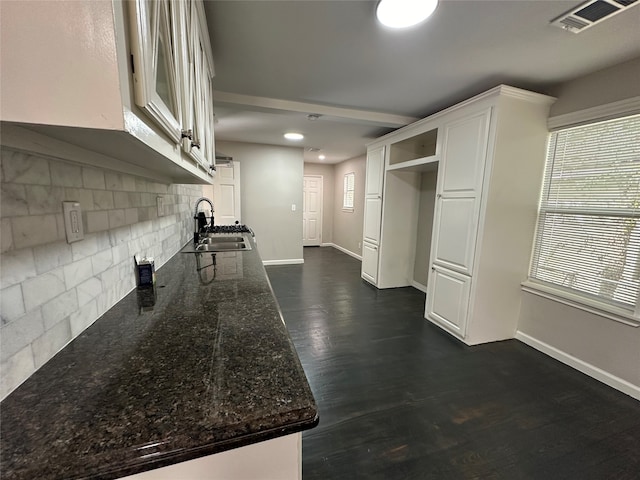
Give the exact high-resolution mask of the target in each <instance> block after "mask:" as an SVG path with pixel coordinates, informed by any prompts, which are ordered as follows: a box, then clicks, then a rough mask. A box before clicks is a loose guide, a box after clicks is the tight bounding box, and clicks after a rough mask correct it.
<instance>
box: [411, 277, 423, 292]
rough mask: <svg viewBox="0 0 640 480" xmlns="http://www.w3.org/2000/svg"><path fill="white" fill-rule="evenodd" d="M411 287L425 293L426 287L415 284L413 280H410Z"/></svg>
mask: <svg viewBox="0 0 640 480" xmlns="http://www.w3.org/2000/svg"><path fill="white" fill-rule="evenodd" d="M411 286H412V287H413V288H416V289H418V290H420V291H421V292H423V293H427V286H426V285H423V284H421V283H418V282H416V281H415V280H411Z"/></svg>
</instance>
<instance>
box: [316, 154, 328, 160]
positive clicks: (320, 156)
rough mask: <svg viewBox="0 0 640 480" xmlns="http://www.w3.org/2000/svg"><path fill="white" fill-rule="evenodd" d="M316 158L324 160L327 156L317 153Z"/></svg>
mask: <svg viewBox="0 0 640 480" xmlns="http://www.w3.org/2000/svg"><path fill="white" fill-rule="evenodd" d="M318 158H319V159H320V160H324V159H325V158H327V157H325V156H324V155H318Z"/></svg>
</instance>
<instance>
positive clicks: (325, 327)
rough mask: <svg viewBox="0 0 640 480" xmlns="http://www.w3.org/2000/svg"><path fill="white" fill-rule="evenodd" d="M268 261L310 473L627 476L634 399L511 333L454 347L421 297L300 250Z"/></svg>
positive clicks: (636, 425) (636, 416) (635, 465)
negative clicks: (303, 402)
mask: <svg viewBox="0 0 640 480" xmlns="http://www.w3.org/2000/svg"><path fill="white" fill-rule="evenodd" d="M304 258H305V263H304V265H291V266H270V267H267V272H268V274H269V278H270V279H271V283H272V285H273V288H274V290H275V293H276V297H277V298H278V302H279V303H280V306H281V308H282V312H283V314H284V318H285V321H286V323H287V327H288V329H289V331H290V332H291V337H292V339H293V341H294V343H295V346H296V349H297V351H298V354H299V355H300V358H301V361H302V364H303V366H304V369H305V372H306V374H307V377H308V379H309V383H310V385H311V388H312V390H313V393H314V396H315V398H316V401H317V403H318V408H319V410H320V424H319V426H318V427H316V428H315V429H313V430H309V431H307V432H305V433H304V435H303V477H304V479H305V480H312V479H321V480H329V479H359V478H362V479H389V480H391V479H403V480H404V479H431V478H433V479H471V478H473V479H475V478H478V479H508V480H515V479H544V480H551V479H572V480H573V479H577V480H584V479H616V480H623V479H640V402H638V401H636V400H634V399H632V398H631V397H628V396H626V395H624V394H622V393H620V392H617V391H616V390H613V389H611V388H609V387H607V386H605V385H603V384H601V383H599V382H597V381H595V380H593V379H591V378H589V377H587V376H585V375H582V374H581V373H579V372H577V371H575V370H573V369H571V368H569V367H567V366H565V365H563V364H561V363H559V362H556V361H555V360H553V359H551V358H549V357H547V356H545V355H543V354H541V353H539V352H537V351H535V350H533V349H531V348H529V347H527V346H526V345H524V344H522V343H520V342H518V341H516V340H509V341H505V342H497V343H492V344H487V345H480V346H475V347H467V346H465V345H463V344H462V343H460V342H458V341H456V340H454V339H453V338H452V337H450V336H449V335H447V334H446V333H444V332H442V331H440V330H439V329H438V328H436V327H434V326H433V325H431V324H429V323H428V322H427V321H426V320H424V318H423V309H424V294H423V293H421V292H419V291H417V290H415V289H413V288H400V289H391V290H376V289H375V288H373V287H371V286H369V285H368V284H366V283H365V282H363V281H362V280H361V279H360V262H359V261H357V260H355V259H353V258H351V257H349V256H347V255H345V254H343V253H341V252H339V251H338V250H335V249H333V248H330V247H326V248H325V247H323V248H305V252H304Z"/></svg>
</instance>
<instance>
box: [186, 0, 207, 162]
mask: <svg viewBox="0 0 640 480" xmlns="http://www.w3.org/2000/svg"><path fill="white" fill-rule="evenodd" d="M187 5H188V7H189V8H188V12H187V27H188V28H187V36H188V42H187V45H188V52H187V58H188V59H189V65H188V66H187V68H186V70H187V73H188V75H187V80H186V81H187V85H188V95H187V96H186V102H187V106H186V108H185V111H186V115H185V121H184V125H185V137H184V140H183V144H182V146H183V149H184V151H185V152H187V153H188V154H189V155H190V156H191V157H192V158H193V159H194V160H196V161H197V162H198V163H200V164H201V165H202V166H204V167H205V168H208V167H209V166H211V165H215V143H214V134H213V123H214V116H213V81H212V78H213V73H214V71H213V57H212V54H211V49H210V47H209V43H208V42H209V33H208V29H207V23H206V17H205V13H204V7H203V6H202V2H200V1H192V2H189V3H188V4H187Z"/></svg>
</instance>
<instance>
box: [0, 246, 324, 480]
mask: <svg viewBox="0 0 640 480" xmlns="http://www.w3.org/2000/svg"><path fill="white" fill-rule="evenodd" d="M196 257H197V256H196V255H194V254H184V253H178V254H176V255H175V256H174V257H173V258H172V259H171V260H169V261H168V262H167V263H166V264H165V265H164V266H163V267H162V268H161V269H160V270H159V271H158V272H157V284H156V288H155V289H154V290H153V292H152V291H149V290H145V291H141V290H135V291H133V292H131V293H130V294H129V295H127V296H126V297H125V298H124V299H122V300H121V301H120V302H118V303H117V304H116V305H115V306H114V307H112V308H111V309H110V310H109V311H108V312H106V313H105V314H104V315H103V316H102V317H100V318H99V319H98V320H97V321H96V322H95V323H94V324H93V325H91V326H90V327H89V328H88V329H87V330H85V331H84V332H83V333H82V334H81V335H80V336H79V337H77V338H76V339H75V340H73V341H72V342H71V343H70V344H69V345H68V346H66V347H65V348H64V349H63V350H62V351H61V352H60V353H58V354H57V355H56V356H55V357H54V358H52V359H51V360H50V361H49V362H47V363H46V364H45V365H44V366H43V367H42V368H40V369H39V370H38V371H37V372H36V373H34V374H33V375H32V376H31V377H30V378H29V379H28V380H27V381H26V382H25V383H23V384H22V385H21V386H20V387H18V389H16V390H15V391H14V392H13V393H12V394H11V395H9V396H8V397H7V398H6V399H5V400H4V401H3V402H2V404H1V405H0V416H1V418H0V421H1V423H0V428H1V443H0V452H1V453H0V472H1V475H2V478H3V479H4V480H9V479H29V480H32V479H36V478H37V479H39V480H46V479H63V478H64V479H72V478H96V479H110V478H118V477H122V476H126V475H131V474H133V473H137V472H141V471H145V470H151V469H154V468H158V467H163V466H166V465H171V464H174V463H178V462H181V461H184V460H190V459H193V458H198V457H202V456H205V455H210V454H213V453H217V452H220V451H223V450H228V449H231V448H235V447H239V446H243V445H247V444H251V443H256V442H259V441H262V440H267V439H270V438H275V437H278V436H281V435H286V434H289V433H294V432H298V431H301V430H304V429H307V428H312V427H314V426H315V425H316V424H317V421H318V417H317V410H316V405H315V402H314V399H313V396H312V394H311V390H310V388H309V385H308V383H307V379H306V377H305V374H304V371H303V370H302V366H301V365H300V361H299V359H298V356H297V354H296V352H295V349H294V346H293V344H292V342H291V340H290V338H289V334H288V332H287V329H286V327H285V325H284V323H283V321H282V316H281V314H280V311H279V308H278V305H277V302H276V300H275V298H274V296H273V292H272V290H271V286H270V284H269V281H268V279H267V276H266V273H265V270H264V268H263V266H262V261H261V259H260V256H259V254H258V251H257V249H256V248H254V249H253V250H251V251H248V252H228V253H224V254H218V255H217V256H216V259H217V268H216V276H215V278H214V277H213V268H212V267H205V268H203V269H202V270H200V271H199V272H198V271H197V262H196ZM200 258H201V262H200V265H201V266H205V265H209V264H210V263H211V255H210V254H206V255H202V256H201V257H200ZM132 275H133V272H132Z"/></svg>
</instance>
